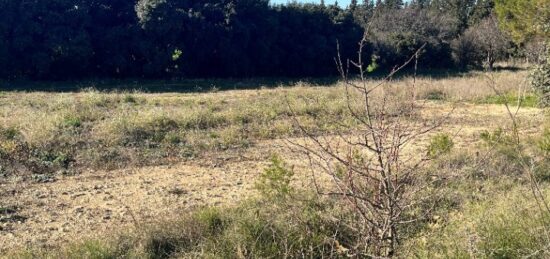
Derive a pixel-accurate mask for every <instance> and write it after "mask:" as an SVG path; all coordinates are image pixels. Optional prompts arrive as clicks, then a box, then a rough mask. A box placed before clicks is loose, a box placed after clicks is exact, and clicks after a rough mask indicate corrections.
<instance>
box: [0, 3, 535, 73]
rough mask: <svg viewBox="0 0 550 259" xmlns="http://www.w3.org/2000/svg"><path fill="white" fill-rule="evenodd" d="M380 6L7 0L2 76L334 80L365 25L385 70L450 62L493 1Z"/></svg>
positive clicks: (2, 18)
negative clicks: (412, 59)
mask: <svg viewBox="0 0 550 259" xmlns="http://www.w3.org/2000/svg"><path fill="white" fill-rule="evenodd" d="M514 1H516V0H514ZM517 1H519V0H517ZM533 1H544V0H533ZM374 2H375V1H374V0H364V1H362V2H361V3H359V1H353V2H352V3H351V5H350V6H349V7H348V8H346V9H342V8H341V7H339V6H338V5H336V4H331V5H327V6H324V5H318V4H298V3H291V4H286V5H271V4H270V3H269V1H268V0H239V1H235V0H202V1H195V0H51V1H40V0H25V1H13V0H0V77H1V78H3V79H14V78H28V79H71V78H86V77H119V78H133V77H147V78H170V77H254V76H296V77H303V76H329V75H334V74H335V73H336V72H337V71H336V69H335V65H334V57H335V56H336V54H337V53H336V46H337V44H339V45H340V51H341V54H342V57H343V58H344V59H346V58H348V57H351V56H354V55H356V52H357V41H358V40H359V39H360V38H361V36H362V33H363V29H364V28H365V26H366V25H367V24H370V25H371V29H372V35H369V43H368V45H367V47H366V49H365V52H364V53H365V56H366V57H365V58H366V59H368V60H370V58H371V57H370V56H371V55H372V54H375V55H376V56H378V57H379V59H378V63H379V66H380V67H381V68H383V69H389V68H392V67H393V66H395V65H397V64H399V63H400V62H402V61H403V60H404V59H406V58H407V57H408V56H409V55H411V54H412V53H413V52H414V51H415V50H416V49H417V48H418V47H419V46H421V45H422V44H424V43H427V48H426V50H425V53H423V55H422V60H421V62H420V63H419V65H420V66H423V67H426V68H429V67H437V68H445V67H447V68H452V67H453V66H454V65H455V63H454V62H453V58H452V55H451V54H452V53H453V51H452V48H451V42H455V40H456V39H457V38H459V37H460V35H462V32H464V31H466V30H467V29H468V27H469V26H474V25H475V24H477V23H478V22H477V21H481V20H483V19H484V18H486V17H487V16H488V15H489V14H490V13H491V11H492V1H490V0H479V1H476V0H460V1H459V0H414V1H412V2H410V4H407V5H405V4H404V1H401V0H377V1H376V4H374ZM461 60H463V61H464V62H466V63H471V62H470V60H467V59H466V60H464V59H461Z"/></svg>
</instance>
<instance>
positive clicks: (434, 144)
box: [0, 71, 550, 258]
mask: <svg viewBox="0 0 550 259" xmlns="http://www.w3.org/2000/svg"><path fill="white" fill-rule="evenodd" d="M526 74H527V73H526V72H509V71H508V72H506V71H505V72H495V73H492V74H489V75H487V74H483V73H471V74H467V75H464V76H461V77H454V78H443V79H437V78H421V79H417V82H416V89H415V90H416V91H415V94H414V95H410V94H407V92H408V91H406V90H408V89H410V88H411V87H412V85H413V82H412V80H413V79H412V78H403V79H399V80H395V81H393V82H392V83H391V86H389V87H388V88H385V89H386V91H391V93H392V95H391V96H392V98H394V100H393V102H394V103H395V104H396V105H394V106H392V107H390V109H391V110H393V109H400V108H401V105H402V104H403V103H407V102H410V101H412V98H413V97H414V98H416V100H414V101H416V102H418V103H419V104H420V103H424V104H426V105H423V106H422V107H423V108H422V110H420V111H419V113H418V114H416V115H415V116H413V117H412V118H413V119H419V120H423V119H430V118H433V117H437V116H441V115H442V114H446V113H447V112H449V111H451V110H452V109H453V107H457V109H456V110H455V112H454V113H453V114H452V115H451V117H450V119H449V121H448V124H447V127H446V129H445V130H443V131H442V132H434V134H433V135H427V136H425V138H423V139H420V140H419V143H420V144H419V145H421V146H415V147H412V148H411V150H407V152H419V150H421V151H422V152H425V151H429V152H430V154H431V156H432V158H433V159H435V161H434V163H433V164H432V167H430V168H429V170H428V172H425V176H426V177H427V178H429V179H427V181H429V182H433V183H434V185H433V186H431V189H430V191H434V194H433V195H434V199H435V201H436V202H435V203H434V204H436V207H435V208H434V211H433V214H431V215H430V216H431V217H430V218H427V219H425V220H422V221H419V222H418V224H414V225H413V226H411V227H410V228H407V229H403V230H402V231H403V233H404V236H406V237H407V239H406V240H405V242H404V243H403V244H402V246H401V247H400V249H401V250H400V253H401V254H403V255H407V256H411V257H414V256H416V257H433V256H435V257H437V256H439V257H460V256H464V257H468V256H472V255H474V256H478V257H498V256H503V257H506V256H522V255H527V254H529V253H532V252H536V250H537V249H540V247H541V240H543V238H544V236H542V235H540V233H541V232H537V230H538V228H540V224H539V223H540V220H545V217H544V216H540V215H539V214H537V213H536V211H534V210H533V207H532V206H531V205H532V204H533V203H532V201H531V200H529V196H527V195H523V194H524V193H525V192H526V191H527V190H528V189H527V187H526V180H525V178H524V177H523V176H522V172H521V167H520V166H518V163H517V161H518V160H521V159H524V158H525V157H524V156H531V157H537V158H541V157H542V159H539V160H540V161H543V163H541V164H540V165H538V167H537V168H536V170H537V171H536V173H537V175H536V177H537V178H538V179H539V180H540V181H543V182H545V181H548V179H550V176H548V173H547V172H548V166H549V165H550V162H549V161H548V159H547V154H548V153H547V152H548V151H547V146H548V145H547V143H548V140H547V138H548V133H546V135H543V136H542V137H539V133H541V132H542V127H543V126H541V125H542V124H543V123H542V120H543V119H542V117H543V116H540V114H541V113H542V112H541V110H540V109H535V108H526V109H523V110H522V111H521V112H520V116H519V119H520V122H521V124H522V127H523V128H522V130H524V129H527V131H525V133H526V134H525V135H524V136H525V141H526V144H527V145H528V146H529V148H528V150H529V151H528V152H527V153H526V154H515V153H513V150H512V151H511V149H508V148H507V147H506V146H498V148H497V147H496V146H494V145H492V146H491V145H489V144H490V143H489V144H487V143H485V142H487V141H485V142H483V140H482V139H481V138H480V132H481V131H482V130H485V129H487V130H489V132H490V134H492V135H495V134H496V133H495V131H494V129H497V128H499V127H503V128H504V132H506V125H507V124H508V121H507V117H506V113H505V112H504V109H503V107H500V106H497V105H479V104H480V103H498V102H499V101H498V100H497V101H494V100H492V99H491V98H494V93H493V91H492V90H491V89H490V88H489V87H487V86H486V85H487V80H488V78H492V79H493V80H495V82H496V85H497V86H498V87H499V90H500V91H502V92H504V93H508V94H510V95H514V96H520V95H521V94H527V95H530V90H529V89H527V88H524V87H523V86H524V78H525V76H526ZM372 83H373V84H374V83H376V82H372ZM343 89H344V88H343V86H342V85H341V84H337V85H332V86H325V87H319V86H310V85H305V84H297V85H293V86H286V87H279V88H276V89H258V90H240V91H223V92H218V91H216V92H212V93H187V94H183V93H162V94H156V93H143V92H100V91H97V90H93V89H89V90H86V91H82V92H76V93H44V92H4V93H0V162H2V163H1V164H0V187H6V188H5V190H6V192H3V193H8V189H10V188H11V186H16V187H17V188H19V187H21V186H25V187H26V188H28V190H27V189H25V190H23V191H17V192H14V194H13V196H14V197H13V198H10V199H6V200H7V201H8V202H11V203H13V204H20V203H19V201H24V202H22V203H21V204H23V205H24V206H27V208H22V211H23V212H22V213H24V212H25V211H27V212H28V211H32V212H33V213H34V214H35V215H40V217H44V222H46V221H47V220H49V219H50V218H57V216H55V215H53V214H52V215H49V214H50V213H51V212H50V211H48V209H52V208H53V210H55V211H57V212H59V213H62V214H68V213H73V212H74V210H73V208H76V207H81V206H84V207H85V206H86V205H89V204H94V205H97V207H101V206H103V205H105V204H106V203H108V202H106V201H108V200H105V199H107V198H106V197H108V196H111V194H112V193H119V192H120V193H126V194H127V193H128V192H126V191H132V192H130V194H127V195H128V196H127V197H125V199H128V200H126V202H127V203H126V204H131V205H135V204H133V203H131V202H130V201H132V202H134V203H138V204H139V206H137V205H136V206H135V208H138V209H139V210H138V213H144V214H147V213H151V214H152V215H153V216H159V215H160V213H159V214H155V213H154V212H152V211H153V210H171V209H172V207H170V206H174V205H175V204H177V202H180V201H181V199H185V201H186V202H187V200H190V199H198V197H202V198H204V197H207V198H212V197H214V196H208V195H206V196H203V194H204V193H201V192H203V191H204V190H197V189H191V187H193V188H199V189H200V188H214V187H212V186H217V187H219V190H217V191H216V193H215V197H217V198H216V199H217V200H226V199H235V198H229V197H228V196H224V195H226V194H227V195H229V194H228V193H230V190H228V189H227V188H234V187H227V186H230V185H231V184H233V185H235V186H241V187H242V185H251V184H252V183H250V182H247V183H245V184H243V183H242V181H252V182H253V180H252V179H253V178H254V177H255V176H256V175H257V173H256V172H252V173H251V172H248V171H247V172H245V171H246V170H248V169H250V168H260V167H262V165H260V164H262V163H264V162H265V161H263V160H261V159H263V158H265V157H266V156H267V155H268V153H271V152H273V151H278V152H281V151H282V150H283V149H279V148H277V147H275V146H276V145H279V144H281V142H284V141H279V140H273V139H277V138H287V137H292V136H297V134H298V133H299V130H297V129H296V128H295V125H293V119H294V118H295V119H297V120H299V121H300V124H301V125H303V126H305V127H307V128H308V130H309V131H310V132H314V133H315V134H324V135H326V136H329V137H330V136H331V133H333V131H339V132H340V131H341V130H342V129H345V128H347V129H349V130H350V132H352V130H353V128H354V127H355V123H356V122H355V121H354V120H353V119H352V118H351V116H350V115H349V111H348V109H347V106H346V105H347V101H346V97H345V94H344V91H343ZM518 89H520V90H522V91H524V92H522V93H521V94H519V95H518V94H517V91H518ZM357 103H359V102H357ZM352 105H355V102H353V100H352ZM357 105H359V104H357ZM289 107H290V108H289ZM389 112H391V111H389ZM435 134H438V135H435ZM434 136H435V137H434ZM499 145H500V144H499ZM545 148H546V149H545ZM242 150H246V151H247V152H248V153H246V155H247V156H255V157H256V160H254V159H251V160H250V161H248V162H243V163H242V164H239V165H240V166H241V167H237V166H236V165H237V164H236V163H235V164H231V163H227V167H235V168H221V169H219V170H218V169H216V170H214V168H216V167H217V166H218V165H217V164H216V163H217V161H211V160H216V159H217V158H218V155H220V154H224V155H227V154H232V153H233V152H237V151H242ZM284 150H287V149H284ZM214 151H215V152H216V153H214V154H215V155H216V156H210V157H208V156H205V157H201V156H202V155H203V154H206V155H210V154H212V153H208V152H214ZM545 152H546V153H545ZM264 153H265V154H264ZM258 157H260V158H258ZM282 157H283V158H284V159H285V161H288V162H289V164H293V165H296V167H295V170H296V176H295V177H293V181H296V179H294V178H298V177H303V176H304V175H306V174H307V173H304V172H305V171H306V169H307V168H304V167H306V165H304V163H303V160H301V158H300V157H299V156H296V155H295V154H291V153H283V154H282ZM189 159H192V160H193V161H194V162H196V163H197V164H200V163H209V166H205V167H200V168H199V167H175V168H172V169H170V172H167V171H166V172H156V171H154V172H150V171H151V170H158V169H159V168H154V167H151V168H142V170H141V171H140V172H125V171H124V172H123V171H122V170H121V171H106V172H101V173H102V176H101V177H99V173H95V172H94V173H90V175H82V176H81V177H79V176H77V177H67V179H59V182H56V183H50V184H48V185H47V186H46V185H40V184H34V185H33V184H30V183H29V184H19V183H16V182H17V181H13V182H10V184H5V185H3V183H2V181H3V180H5V179H9V176H10V175H22V176H23V179H25V178H26V177H28V176H31V175H42V174H44V173H46V174H48V173H60V172H62V173H74V172H79V171H82V170H84V169H98V168H108V169H111V168H120V167H126V166H142V165H154V164H164V163H168V164H174V162H176V161H183V160H189ZM222 159H223V155H222ZM206 161H207V162H206ZM254 166H255V167H254ZM199 169H200V170H199ZM245 169H246V170H245ZM231 170H233V171H235V172H232V173H233V174H232V175H231V176H237V175H238V177H234V178H233V177H228V174H229V173H228V172H229V171H231ZM250 170H252V171H255V170H256V169H250ZM130 171H131V170H130ZM211 171H212V172H213V173H212V174H208V172H211ZM282 172H283V171H282ZM112 173H120V174H125V175H124V177H120V176H116V175H112ZM202 174H204V175H208V177H206V178H201V175H202ZM6 175H7V176H8V177H5V176H6ZM222 175H223V177H221V176H222ZM275 175H277V174H275ZM178 177H179V178H183V179H179V180H180V182H185V183H186V184H188V185H181V183H179V182H178V183H179V184H180V185H178V184H176V182H175V181H174V178H178ZM224 177H226V178H227V179H226V178H224ZM40 179H42V178H40ZM223 179H225V180H227V181H231V183H229V182H228V183H225V182H224V183H221V180H223ZM434 179H435V181H433V180H434ZM104 181H108V182H110V183H112V184H113V186H115V185H117V186H115V187H116V188H115V187H113V186H111V187H108V186H106V185H105V184H104V183H103V182H104ZM117 181H120V182H124V184H123V185H120V186H118V184H119V183H120V182H117ZM150 181H154V183H150ZM237 181H238V182H240V183H237ZM302 181H304V180H303V179H302ZM14 182H15V183H14ZM22 182H25V183H26V182H28V181H22ZM202 182H210V183H213V184H214V185H210V184H206V185H201V184H200V183H202ZM305 182H307V181H304V182H300V183H299V184H296V186H304V185H307V183H305ZM67 184H70V185H71V188H67V186H65V187H64V185H67ZM225 184H227V186H226V185H225ZM73 185H74V186H73ZM98 185H105V186H102V187H100V189H96V187H97V186H98ZM182 186H183V187H185V188H187V189H182V188H181V187H182ZM264 186H270V184H264ZM274 186H279V185H277V184H275V185H274ZM543 186H544V188H545V189H546V188H547V187H546V183H544V185H543ZM8 187H9V188H8ZM217 187H216V188H217ZM33 188H36V189H40V190H42V191H44V192H46V193H49V196H48V197H46V198H40V199H41V201H40V203H43V204H42V205H36V204H34V203H37V202H35V200H36V199H37V198H36V197H37V195H36V192H35V190H34V189H33ZM48 188H49V189H48ZM101 188H104V190H103V189H101ZM142 188H145V189H142ZM147 188H149V189H147ZM0 189H2V188H0ZM69 189H70V191H69V193H70V194H71V195H73V194H74V195H75V196H67V195H64V194H63V192H66V191H67V190H69ZM83 190H89V193H87V194H86V195H85V196H78V195H80V194H81V193H82V192H83ZM153 190H154V191H153ZM189 190H192V191H190V192H192V193H188V191H189ZM2 191H3V190H2ZM309 191H311V190H308V189H307V188H306V189H305V190H303V189H297V190H296V193H295V194H294V195H297V196H296V197H299V198H296V197H294V198H292V199H290V202H289V200H288V198H287V200H285V201H281V200H277V201H274V200H262V199H260V200H252V201H248V202H245V203H242V204H240V205H238V206H235V207H231V208H225V207H223V209H222V210H220V209H217V210H216V209H214V210H212V209H206V210H200V211H198V212H192V213H191V214H190V215H185V216H183V217H182V219H178V220H176V222H173V220H169V223H166V222H160V223H158V224H153V226H149V227H142V226H141V225H139V226H138V225H136V230H135V231H134V232H132V231H129V232H127V233H123V234H121V236H120V237H117V236H118V234H116V235H114V236H109V237H108V238H99V239H100V240H101V241H87V240H86V239H84V240H77V242H76V243H74V244H71V245H69V246H63V248H62V249H59V248H58V247H57V246H56V247H55V248H56V249H53V250H52V249H36V250H35V249H33V246H31V249H30V250H29V251H28V252H22V253H20V252H19V251H16V252H15V254H8V257H10V256H11V257H22V258H82V257H85V258H118V257H126V258H144V257H151V258H164V257H169V256H172V257H183V258H188V257H212V258H239V257H247V256H248V257H270V256H280V257H283V256H295V257H299V256H300V255H301V256H304V255H309V256H311V257H322V256H326V257H329V256H336V255H339V256H345V253H346V246H348V247H349V246H353V245H354V244H355V241H357V237H354V236H353V235H350V233H352V231H347V230H346V227H345V226H346V221H348V222H351V221H353V220H356V219H354V218H350V216H349V215H347V214H346V213H345V208H335V207H334V203H331V201H330V199H328V200H318V199H317V198H316V197H315V196H314V195H312V196H309V195H306V194H307V193H309ZM38 193H41V191H38ZM269 193H271V192H269ZM505 193H506V194H507V195H508V196H507V197H508V198H509V199H506V200H501V201H500V202H497V203H496V206H493V204H495V201H498V200H500V199H501V196H500V195H503V194H505ZM249 194H250V193H249V192H248V190H247V192H233V193H232V194H231V195H233V196H237V197H242V196H248V195H249ZM150 195H152V196H150ZM176 196H177V197H176ZM275 196H277V195H275ZM123 198H124V197H122V196H121V199H123ZM306 198H307V199H306ZM270 199H273V198H270ZM232 201H234V200H232ZM123 202H124V201H123ZM59 203H64V204H66V208H65V207H56V206H58V205H59ZM207 204H210V203H207ZM0 205H2V206H4V205H3V204H1V202H0ZM8 205H10V204H8ZM519 205H521V206H519ZM71 206H72V207H71ZM105 206H106V207H108V206H107V205H105ZM109 206H111V205H109ZM46 207H47V208H48V209H46ZM50 207H51V208H50ZM111 207H112V206H111ZM111 207H109V210H112V208H111ZM191 207H192V206H191V205H189V207H187V206H186V207H180V208H185V210H188V209H190V208H191ZM417 209H418V210H422V209H423V208H417ZM514 210H518V213H516V214H508V212H509V211H514ZM90 211H92V210H90ZM143 211H145V212H143ZM20 212H21V211H19V210H18V211H17V213H16V214H15V215H18V213H20ZM29 215H30V214H29ZM530 215H535V216H536V217H532V218H528V216H530ZM0 216H2V215H0ZM9 216H13V215H12V214H10V215H9ZM95 216H97V217H100V219H98V220H96V219H90V220H91V221H90V222H91V223H90V222H89V224H87V225H86V228H87V230H89V231H92V232H94V231H97V232H98V233H99V231H98V229H100V228H99V227H98V226H99V225H100V226H101V228H103V229H110V228H114V226H113V225H116V224H118V223H120V224H121V226H123V227H126V225H124V224H127V222H126V223H121V222H119V221H114V219H110V220H111V221H105V220H104V219H103V218H102V217H103V214H99V215H95ZM138 216H140V215H138ZM112 217H113V218H116V217H118V216H116V215H113V216H112ZM120 217H122V216H120ZM159 217H161V216H159ZM123 219H125V218H123ZM502 219H504V221H506V222H509V224H508V223H506V222H504V221H502ZM71 220H72V221H70V222H71V224H72V225H71V226H72V227H74V228H75V229H78V228H79V227H83V226H79V224H82V221H81V219H78V218H71ZM157 220H158V221H163V220H164V218H162V217H161V218H159V219H157ZM29 221H32V222H28V223H24V224H20V225H22V226H24V227H28V228H26V229H25V228H23V227H22V228H21V229H25V231H29V233H35V234H36V235H37V236H40V237H43V236H50V234H51V233H48V232H43V231H42V230H40V229H38V228H43V227H45V226H46V225H47V224H42V223H41V222H40V221H39V220H37V219H33V220H29ZM113 222H117V223H113ZM503 222H504V223H503ZM60 223H61V222H60ZM463 223H464V224H463ZM516 223H517V224H516ZM10 224H11V223H10ZM33 224H34V225H33ZM8 226H9V227H10V228H11V227H13V231H14V233H18V234H21V230H20V229H19V228H18V227H20V226H19V225H17V226H16V224H15V223H14V224H11V225H9V224H8ZM517 226H522V227H517ZM1 227H2V226H0V231H2V229H1ZM31 228H36V229H31ZM10 231H11V230H10ZM17 231H20V232H17ZM44 231H45V230H44ZM39 232H40V233H39ZM74 233H78V234H77V235H84V234H85V233H80V232H74ZM101 233H104V232H101ZM335 233H337V234H338V235H334V234H335ZM0 234H1V233H0ZM24 235H25V234H21V237H16V238H22V239H21V240H27V241H29V240H33V239H32V238H30V237H28V236H24ZM59 235H63V233H61V234H59ZM59 235H58V236H59ZM111 235H112V234H111ZM52 236H53V235H52ZM514 237H517V238H514ZM5 240H8V239H5ZM14 240H15V239H14ZM17 240H19V239H17ZM62 240H64V239H62ZM335 240H337V241H338V242H335ZM471 240H473V241H472V242H470V241H471ZM494 240H496V241H495V242H493V241H494ZM0 241H2V238H1V237H0ZM455 241H457V244H454V243H455ZM29 243H32V242H30V241H29ZM34 244H36V243H34ZM0 247H1V246H0ZM518 247H519V248H518ZM3 249H5V247H3ZM472 249H473V250H472ZM472 251H473V253H472ZM503 251H504V253H502V252H503ZM0 257H2V256H0Z"/></svg>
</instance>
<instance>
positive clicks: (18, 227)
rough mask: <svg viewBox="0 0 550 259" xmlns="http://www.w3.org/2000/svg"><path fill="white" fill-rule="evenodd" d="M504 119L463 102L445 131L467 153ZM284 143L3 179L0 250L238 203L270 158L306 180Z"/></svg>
mask: <svg viewBox="0 0 550 259" xmlns="http://www.w3.org/2000/svg"><path fill="white" fill-rule="evenodd" d="M450 110H451V108H450V107H449V106H448V105H444V104H429V105H428V107H427V108H426V109H425V110H424V111H423V112H422V114H423V116H426V117H430V116H436V115H441V114H444V113H446V112H448V111H450ZM506 116H507V115H506V112H505V110H504V108H503V107H501V106H494V105H466V104H461V106H460V107H459V108H457V109H456V110H455V111H454V112H453V114H452V115H451V116H450V118H449V121H448V124H447V125H446V126H444V127H443V129H444V131H445V132H448V133H450V134H452V135H454V136H455V137H454V139H455V143H456V144H457V147H458V148H470V147H473V146H474V145H475V143H476V142H478V141H479V137H478V135H479V132H481V131H482V130H485V129H495V128H498V127H501V126H504V125H506V123H507V118H506ZM519 116H520V118H521V120H522V122H523V125H526V130H527V131H528V132H530V133H535V132H538V131H539V130H540V124H541V123H540V122H541V121H542V120H543V115H542V112H541V111H540V110H538V109H522V110H520V112H519ZM428 140H429V136H424V137H423V139H422V142H427V141H428ZM285 143H286V141H285V140H270V141H260V142H257V143H255V144H254V145H253V146H252V147H250V148H248V149H246V150H238V151H235V150H229V151H226V152H221V153H216V154H210V155H208V156H204V157H201V158H198V159H197V160H195V161H192V162H187V163H182V164H174V165H170V166H157V167H143V168H136V169H124V170H116V171H93V172H92V171H90V172H83V173H82V174H80V175H77V176H58V177H57V178H53V179H46V180H44V181H23V182H22V181H18V180H13V181H11V182H10V181H5V182H4V183H1V184H0V197H1V199H0V252H1V251H3V250H9V249H14V248H17V247H28V246H55V245H58V244H62V243H65V242H68V241H73V240H80V239H82V238H88V237H92V238H93V237H100V236H102V235H104V234H106V233H108V232H112V231H114V230H122V231H124V229H126V228H134V227H136V226H138V225H139V224H146V223H147V222H152V221H157V220H159V219H163V218H170V217H174V216H177V215H178V214H180V213H182V212H185V211H189V210H193V209H194V208H197V207H200V206H205V205H220V204H231V203H234V202H237V201H239V200H242V199H245V198H247V197H250V196H251V195H254V193H255V192H254V183H255V179H256V177H257V176H258V175H259V174H260V173H261V172H262V171H263V169H264V168H265V167H266V165H267V164H268V163H267V161H268V157H269V156H270V154H272V153H279V154H281V155H282V156H283V158H285V160H287V161H288V162H289V163H290V164H294V165H297V169H296V170H297V177H298V178H302V179H304V178H307V177H305V176H306V175H307V174H308V173H307V171H306V170H304V166H305V161H302V160H301V159H300V156H297V155H294V154H292V153H290V152H289V151H288V149H287V147H286V144H285ZM306 182H307V181H303V182H302V183H301V184H307V183H306Z"/></svg>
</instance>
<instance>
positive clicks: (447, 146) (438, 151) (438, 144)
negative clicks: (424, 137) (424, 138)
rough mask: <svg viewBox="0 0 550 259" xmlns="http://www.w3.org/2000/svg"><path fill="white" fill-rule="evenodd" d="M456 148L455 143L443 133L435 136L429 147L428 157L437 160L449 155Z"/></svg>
mask: <svg viewBox="0 0 550 259" xmlns="http://www.w3.org/2000/svg"><path fill="white" fill-rule="evenodd" d="M453 147H454V142H453V140H452V139H451V137H450V136H449V135H447V134H444V133H441V134H437V135H435V136H434V137H433V138H432V140H431V141H430V145H429V146H428V155H429V156H430V157H431V158H437V157H439V156H441V155H444V154H448V153H450V152H451V150H452V149H453Z"/></svg>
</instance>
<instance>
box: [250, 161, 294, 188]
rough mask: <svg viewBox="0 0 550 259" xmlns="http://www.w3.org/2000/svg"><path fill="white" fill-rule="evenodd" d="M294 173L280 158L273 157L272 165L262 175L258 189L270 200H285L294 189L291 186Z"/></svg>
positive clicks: (257, 184) (257, 185)
mask: <svg viewBox="0 0 550 259" xmlns="http://www.w3.org/2000/svg"><path fill="white" fill-rule="evenodd" d="M293 176H294V171H293V170H292V169H289V168H288V166H287V165H286V164H285V163H284V162H283V160H282V159H281V158H280V157H279V156H276V155H274V156H272V157H271V165H270V166H269V167H268V168H267V169H265V171H264V173H263V174H262V175H260V179H259V180H258V182H257V183H256V189H258V190H259V191H260V193H262V194H263V195H264V196H266V197H269V198H284V197H286V196H288V195H289V194H290V193H291V192H292V191H293V188H292V187H291V186H290V182H291V180H292V177H293Z"/></svg>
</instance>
